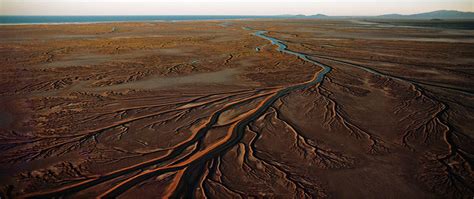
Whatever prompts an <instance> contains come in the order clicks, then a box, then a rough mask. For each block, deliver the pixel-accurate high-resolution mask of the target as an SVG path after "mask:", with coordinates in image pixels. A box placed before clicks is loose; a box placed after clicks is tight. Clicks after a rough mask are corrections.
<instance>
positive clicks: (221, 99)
mask: <svg viewBox="0 0 474 199" xmlns="http://www.w3.org/2000/svg"><path fill="white" fill-rule="evenodd" d="M243 27H246V28H243ZM0 30H1V31H0V38H1V39H0V63H1V68H0V74H1V78H0V94H1V95H0V120H1V121H0V149H1V150H2V153H0V171H1V172H0V186H1V187H0V188H1V189H0V191H1V194H2V197H6V198H51V197H71V198H90V197H103V198H109V197H118V198H136V197H137V196H140V197H141V198H193V197H195V198H252V197H255V198H472V197H473V196H474V192H473V189H474V173H473V171H472V164H473V154H474V142H473V136H474V135H473V132H472V130H473V129H474V99H473V95H474V89H473V88H474V81H473V80H474V78H473V75H474V70H473V64H474V62H473V59H472V57H474V46H473V45H472V43H473V38H474V37H473V36H472V35H474V34H473V33H474V32H473V31H469V30H444V29H433V28H413V27H396V26H395V27H380V26H377V25H376V24H366V23H357V22H355V21H335V20H330V21H323V20H267V21H262V20H260V21H259V20H255V21H251V20H249V21H245V20H244V21H228V22H224V23H223V22H213V21H207V22H179V23H111V24H75V25H22V26H2V27H0ZM112 30H113V31H112ZM257 30H262V31H267V32H264V33H262V35H261V36H260V37H259V36H258V35H256V34H255V33H256V32H257ZM263 36H266V37H271V38H274V39H275V40H279V42H280V43H274V44H273V45H272V44H271V43H270V41H269V40H267V39H265V38H264V37H263ZM275 44H279V45H281V44H285V45H286V46H287V49H286V50H287V51H282V49H280V51H279V50H278V49H277V46H276V45H275ZM297 53H300V54H297ZM325 68H326V69H327V70H325Z"/></svg>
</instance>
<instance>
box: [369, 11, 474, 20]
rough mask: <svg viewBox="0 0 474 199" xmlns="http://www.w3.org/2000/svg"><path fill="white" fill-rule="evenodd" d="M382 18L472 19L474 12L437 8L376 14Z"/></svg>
mask: <svg viewBox="0 0 474 199" xmlns="http://www.w3.org/2000/svg"><path fill="white" fill-rule="evenodd" d="M376 18H384V19H474V12H461V11H455V10H438V11H433V12H425V13H419V14H412V15H400V14H388V15H380V16H376Z"/></svg>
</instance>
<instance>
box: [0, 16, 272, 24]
mask: <svg viewBox="0 0 474 199" xmlns="http://www.w3.org/2000/svg"><path fill="white" fill-rule="evenodd" d="M256 18H260V19H261V18H272V17H271V16H247V15H199V16H197V15H194V16H193V15H153V16H0V24H50V23H100V22H153V21H188V20H189V21H193V20H220V19H256Z"/></svg>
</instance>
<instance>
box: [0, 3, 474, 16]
mask: <svg viewBox="0 0 474 199" xmlns="http://www.w3.org/2000/svg"><path fill="white" fill-rule="evenodd" d="M434 10H460V11H470V12H473V11H474V0H0V15H279V14H305V15H313V14H326V15H332V16H349V15H351V16H368V15H380V14H391V13H399V14H414V13H420V12H428V11H434Z"/></svg>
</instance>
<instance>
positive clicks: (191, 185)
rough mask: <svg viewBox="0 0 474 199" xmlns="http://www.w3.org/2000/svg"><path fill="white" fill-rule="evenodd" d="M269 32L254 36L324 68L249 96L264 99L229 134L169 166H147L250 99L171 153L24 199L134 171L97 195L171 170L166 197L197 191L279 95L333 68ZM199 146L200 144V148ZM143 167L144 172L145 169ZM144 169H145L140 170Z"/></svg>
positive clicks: (195, 141) (116, 191)
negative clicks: (214, 163)
mask: <svg viewBox="0 0 474 199" xmlns="http://www.w3.org/2000/svg"><path fill="white" fill-rule="evenodd" d="M243 29H245V30H249V31H254V30H252V29H250V28H247V27H244V28H243ZM266 33H267V31H256V32H254V33H253V35H255V36H257V37H260V38H262V39H266V40H268V41H270V42H271V44H272V45H275V46H277V50H278V51H279V52H281V53H285V54H289V55H293V56H297V57H298V58H299V59H301V60H304V61H306V62H310V63H312V64H314V65H315V66H317V67H320V68H321V70H318V71H317V72H315V74H314V76H313V78H312V79H311V80H309V81H306V82H302V83H298V84H294V85H290V86H287V87H278V88H275V89H273V90H271V92H267V93H263V94H259V95H257V96H253V97H251V98H249V99H257V98H263V97H265V98H264V99H263V101H261V102H260V103H259V104H258V106H257V107H255V108H253V109H251V110H249V111H247V112H245V113H243V114H241V115H240V116H238V117H237V119H235V121H234V122H233V124H231V126H230V127H229V129H228V133H227V135H226V136H225V137H224V138H223V139H221V140H219V141H218V142H216V143H213V144H211V145H210V146H208V147H206V148H205V149H202V150H195V151H193V152H192V153H191V154H188V155H186V156H185V157H183V158H181V159H178V160H177V161H174V162H172V163H170V164H168V165H164V166H157V167H156V168H152V169H147V168H150V167H151V166H156V165H160V164H161V163H163V162H165V161H169V160H171V159H173V158H178V157H179V155H181V154H182V153H183V152H184V151H185V150H186V149H187V148H189V147H190V146H193V145H201V140H202V138H204V136H205V135H206V133H207V132H208V131H209V130H210V129H211V128H212V127H213V126H214V125H215V124H216V122H217V120H218V118H219V116H220V115H221V114H222V113H223V112H225V111H227V110H229V109H232V108H235V107H236V106H238V105H241V104H242V103H245V102H247V101H248V100H249V99H245V100H238V101H235V102H232V103H230V104H228V105H226V106H224V107H223V108H221V109H219V110H217V111H216V112H214V113H213V114H212V115H211V116H210V118H209V119H208V120H207V121H206V123H204V124H203V125H201V126H199V127H198V128H197V129H196V130H194V132H193V136H192V137H191V138H190V139H188V140H185V141H184V142H182V143H180V144H178V145H177V146H176V147H174V149H173V150H172V151H171V152H169V153H168V154H167V155H165V156H164V157H159V158H156V159H151V160H148V161H146V162H142V163H139V164H136V165H132V166H129V167H126V168H123V169H120V170H117V171H113V172H110V173H106V174H103V175H98V176H92V177H90V178H89V179H86V180H84V181H82V182H79V183H76V184H72V185H69V186H66V187H62V188H58V189H55V190H49V191H45V192H37V193H32V194H30V195H27V196H25V198H51V197H62V196H68V195H72V194H74V193H77V192H79V191H82V190H85V189H87V188H90V187H92V186H95V185H98V184H101V183H103V182H106V181H109V180H112V179H116V178H118V177H120V176H124V175H129V174H133V173H138V174H136V175H134V176H132V177H130V178H128V179H127V180H125V181H122V182H120V183H119V184H117V185H115V186H114V187H112V188H110V189H109V190H107V191H106V192H105V193H103V194H101V195H100V196H98V197H99V198H111V197H117V196H119V195H121V194H122V193H124V192H125V191H127V190H128V189H130V188H132V187H134V186H135V185H137V184H139V183H141V182H143V181H145V180H147V179H150V178H152V177H154V176H159V175H162V174H165V173H169V172H176V175H175V178H174V179H173V181H172V183H171V185H170V186H169V188H168V191H167V193H166V196H167V197H172V198H175V197H184V198H189V197H192V194H193V193H194V189H195V187H196V186H195V184H196V183H198V181H199V179H200V177H201V176H202V175H203V174H204V172H203V169H204V168H205V166H206V164H207V163H208V162H209V161H211V160H213V159H214V158H216V157H217V156H219V155H221V154H224V153H225V152H226V151H227V150H229V149H230V148H232V147H234V146H236V144H238V143H239V141H240V140H241V139H242V138H243V136H244V133H245V131H246V127H247V126H248V125H249V124H250V123H251V122H253V121H255V120H256V119H257V118H259V117H260V116H262V115H263V114H264V113H265V112H266V111H267V110H268V109H269V108H270V107H271V106H272V105H273V104H274V103H275V102H276V101H277V100H278V99H279V98H281V97H283V96H285V95H287V94H288V93H290V92H292V91H295V90H301V89H307V88H309V87H312V86H315V85H317V84H319V83H321V82H322V81H323V79H324V77H325V75H326V74H328V73H329V72H330V71H331V67H329V66H327V65H325V64H322V63H320V62H317V61H315V60H312V59H310V58H309V57H308V56H307V55H305V54H303V53H299V52H295V51H291V50H289V49H288V46H287V45H285V44H284V43H283V42H282V41H281V40H278V39H276V38H273V37H270V36H267V35H266ZM197 148H199V147H197ZM142 170H143V171H142ZM140 171H142V172H140Z"/></svg>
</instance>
